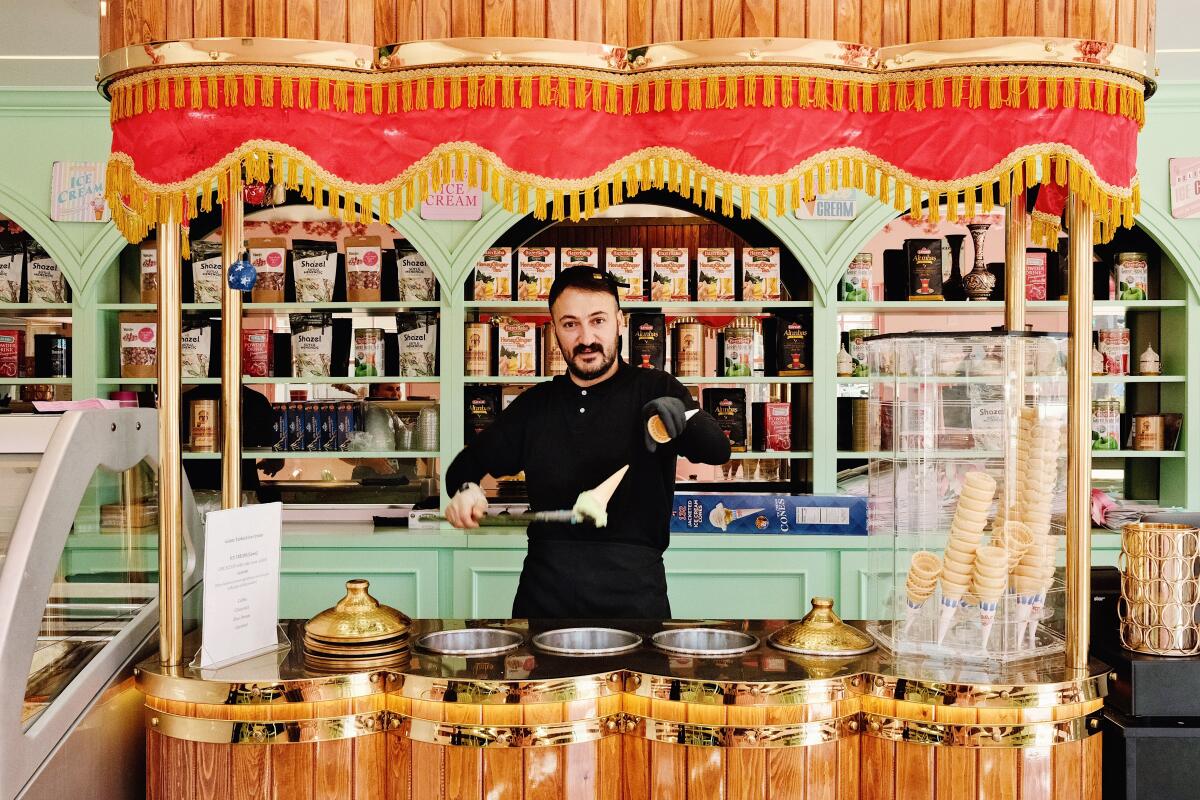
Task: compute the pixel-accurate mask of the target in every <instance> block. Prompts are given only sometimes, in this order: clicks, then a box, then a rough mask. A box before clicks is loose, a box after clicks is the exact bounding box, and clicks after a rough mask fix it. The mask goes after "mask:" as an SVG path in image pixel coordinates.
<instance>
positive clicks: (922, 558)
mask: <svg viewBox="0 0 1200 800" xmlns="http://www.w3.org/2000/svg"><path fill="white" fill-rule="evenodd" d="M941 571H942V560H941V559H940V558H938V557H937V555H936V554H935V553H931V552H929V551H928V550H921V551H920V552H917V553H913V557H912V561H911V562H910V563H909V566H908V572H909V575H930V576H933V577H935V578H936V577H937V576H938V574H939V573H941Z"/></svg>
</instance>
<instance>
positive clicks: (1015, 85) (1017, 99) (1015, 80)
mask: <svg viewBox="0 0 1200 800" xmlns="http://www.w3.org/2000/svg"><path fill="white" fill-rule="evenodd" d="M1020 106H1021V79H1020V78H1019V77H1017V76H1016V75H1010V76H1009V78H1008V107H1009V108H1020Z"/></svg>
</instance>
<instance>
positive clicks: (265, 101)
mask: <svg viewBox="0 0 1200 800" xmlns="http://www.w3.org/2000/svg"><path fill="white" fill-rule="evenodd" d="M258 89H259V91H258V96H259V102H261V103H262V105H263V107H264V108H271V107H273V106H274V105H275V79H274V78H272V77H271V76H270V75H263V76H262V81H261V82H260V83H259V86H258Z"/></svg>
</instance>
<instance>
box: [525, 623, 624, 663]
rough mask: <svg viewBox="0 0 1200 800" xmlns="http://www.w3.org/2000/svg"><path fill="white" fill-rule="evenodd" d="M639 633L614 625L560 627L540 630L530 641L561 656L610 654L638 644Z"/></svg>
mask: <svg viewBox="0 0 1200 800" xmlns="http://www.w3.org/2000/svg"><path fill="white" fill-rule="evenodd" d="M641 643H642V637H640V636H638V635H637V634H636V633H630V632H629V631H622V630H618V629H617V628H560V629H558V630H554V631H546V632H545V633H539V634H537V635H536V636H534V637H533V644H534V646H535V647H537V648H538V649H539V650H545V651H546V652H547V653H555V654H557V655H560V656H609V655H613V654H615V653H624V652H627V651H629V650H633V649H635V648H637V647H638V646H640V645H641Z"/></svg>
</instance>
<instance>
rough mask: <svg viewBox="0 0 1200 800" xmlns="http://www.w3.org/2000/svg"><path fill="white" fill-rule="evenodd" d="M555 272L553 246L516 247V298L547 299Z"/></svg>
mask: <svg viewBox="0 0 1200 800" xmlns="http://www.w3.org/2000/svg"><path fill="white" fill-rule="evenodd" d="M557 272H558V270H557V268H556V266H555V252H554V248H552V247H518V248H517V299H518V300H549V299H550V287H551V286H553V285H554V276H555V275H556V274H557Z"/></svg>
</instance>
